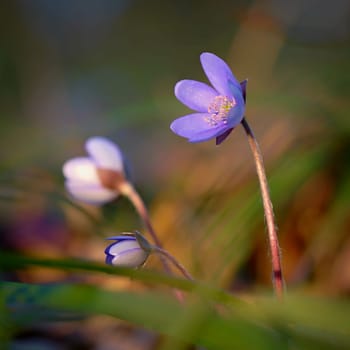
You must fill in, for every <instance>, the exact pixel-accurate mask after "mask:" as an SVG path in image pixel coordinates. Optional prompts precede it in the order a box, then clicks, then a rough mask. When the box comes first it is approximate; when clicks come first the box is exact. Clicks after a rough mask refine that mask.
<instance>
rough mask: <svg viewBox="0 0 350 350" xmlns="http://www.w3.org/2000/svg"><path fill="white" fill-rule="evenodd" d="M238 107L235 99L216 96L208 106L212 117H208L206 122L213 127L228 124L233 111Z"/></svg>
mask: <svg viewBox="0 0 350 350" xmlns="http://www.w3.org/2000/svg"><path fill="white" fill-rule="evenodd" d="M235 105H236V101H235V99H234V98H229V97H227V96H216V97H215V98H214V100H213V101H212V102H211V103H210V105H209V106H208V113H210V117H206V118H205V121H206V122H208V123H209V124H210V125H212V126H216V125H218V123H220V122H222V123H224V124H227V122H228V118H229V114H230V111H231V109H232V108H233V107H234V106H235Z"/></svg>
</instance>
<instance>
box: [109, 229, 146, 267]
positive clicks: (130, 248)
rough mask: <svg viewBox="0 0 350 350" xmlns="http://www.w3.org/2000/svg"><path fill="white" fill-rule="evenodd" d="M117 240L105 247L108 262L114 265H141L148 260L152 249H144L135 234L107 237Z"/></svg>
mask: <svg viewBox="0 0 350 350" xmlns="http://www.w3.org/2000/svg"><path fill="white" fill-rule="evenodd" d="M107 239H108V240H115V241H116V242H114V243H112V244H110V245H109V246H108V247H107V248H106V249H105V254H106V264H109V265H114V266H126V267H140V266H142V265H143V264H144V263H145V261H146V260H147V258H148V256H149V254H150V250H146V249H144V248H143V247H142V246H141V245H140V244H139V241H138V239H136V237H135V235H134V234H132V233H130V234H123V235H120V236H113V237H109V238H107Z"/></svg>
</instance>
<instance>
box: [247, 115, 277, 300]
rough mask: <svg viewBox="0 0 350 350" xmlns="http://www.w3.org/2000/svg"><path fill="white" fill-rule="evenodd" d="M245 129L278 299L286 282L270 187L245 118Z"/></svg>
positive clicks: (253, 137)
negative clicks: (261, 202) (262, 209)
mask: <svg viewBox="0 0 350 350" xmlns="http://www.w3.org/2000/svg"><path fill="white" fill-rule="evenodd" d="M242 125H243V128H244V130H245V132H246V134H247V136H248V142H249V146H250V149H251V151H252V153H253V157H254V161H255V166H256V171H257V174H258V178H259V183H260V190H261V196H262V200H263V206H264V212H265V218H266V224H267V230H268V238H269V245H270V254H271V264H272V276H273V277H272V278H273V285H274V289H275V293H276V296H277V297H282V296H283V292H284V280H283V274H282V265H281V253H280V248H279V243H278V237H277V231H276V225H275V218H274V213H273V208H272V202H271V198H270V193H269V187H268V183H267V178H266V173H265V167H264V162H263V158H262V155H261V151H260V148H259V144H258V142H257V140H256V138H255V136H254V133H253V131H252V129H251V128H250V126H249V124H248V122H247V120H246V119H245V118H243V120H242Z"/></svg>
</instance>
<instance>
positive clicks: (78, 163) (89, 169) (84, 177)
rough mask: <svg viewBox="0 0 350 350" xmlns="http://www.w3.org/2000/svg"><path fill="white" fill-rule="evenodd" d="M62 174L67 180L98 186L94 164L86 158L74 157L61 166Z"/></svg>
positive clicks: (98, 180) (98, 181)
mask: <svg viewBox="0 0 350 350" xmlns="http://www.w3.org/2000/svg"><path fill="white" fill-rule="evenodd" d="M63 174H64V176H65V177H66V178H67V179H68V180H74V181H79V182H83V183H86V184H92V185H94V184H95V185H98V184H100V179H99V177H98V175H97V172H96V164H95V163H94V162H93V161H92V160H91V159H90V158H87V157H76V158H72V159H70V160H68V161H66V162H65V163H64V164H63Z"/></svg>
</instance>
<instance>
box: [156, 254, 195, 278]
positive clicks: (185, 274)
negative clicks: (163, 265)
mask: <svg viewBox="0 0 350 350" xmlns="http://www.w3.org/2000/svg"><path fill="white" fill-rule="evenodd" d="M153 251H154V252H156V253H158V254H160V255H161V256H164V257H166V258H167V259H168V260H169V261H170V262H171V263H172V264H173V265H174V266H175V267H176V268H177V269H178V270H179V271H180V272H181V273H182V274H183V275H184V277H185V278H187V279H188V280H190V281H193V280H194V279H193V277H192V276H191V274H190V273H189V272H188V271H187V270H186V268H185V267H184V266H183V265H182V264H181V263H180V262H178V261H177V260H176V258H175V257H174V256H172V255H171V254H170V253H169V252H168V251H166V250H165V249H162V248H159V247H154V248H153Z"/></svg>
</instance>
